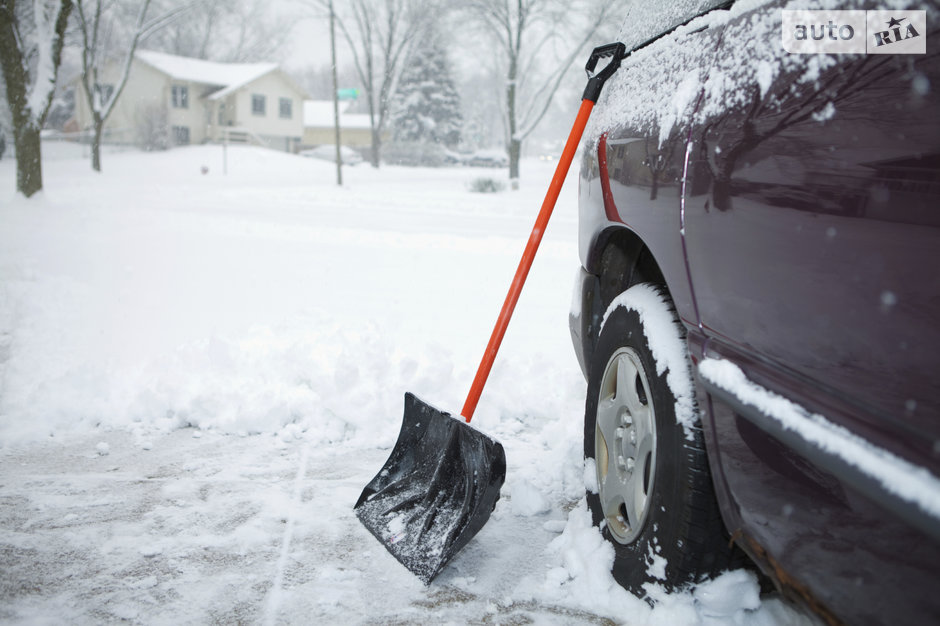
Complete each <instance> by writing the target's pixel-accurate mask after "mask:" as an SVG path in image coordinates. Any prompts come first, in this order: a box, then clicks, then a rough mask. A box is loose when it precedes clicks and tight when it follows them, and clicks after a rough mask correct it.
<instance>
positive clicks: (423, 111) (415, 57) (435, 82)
mask: <svg viewBox="0 0 940 626" xmlns="http://www.w3.org/2000/svg"><path fill="white" fill-rule="evenodd" d="M392 110H393V113H392V127H393V131H394V138H395V141H398V142H416V143H435V144H440V145H443V146H446V147H449V148H453V147H456V146H457V144H458V143H460V129H461V126H462V124H463V116H462V115H461V113H460V96H459V95H458V93H457V86H456V85H455V84H454V79H453V76H452V70H451V65H450V60H449V59H448V58H447V47H446V46H444V45H443V43H442V38H441V37H440V36H439V35H437V33H432V34H431V35H430V36H428V37H427V39H426V40H425V41H424V42H423V44H422V45H420V46H418V47H416V49H415V51H414V52H413V53H412V54H411V55H410V57H409V59H408V62H407V63H406V64H405V67H404V69H403V71H402V75H401V79H400V83H399V86H398V91H397V93H396V96H395V100H394V102H393V107H392Z"/></svg>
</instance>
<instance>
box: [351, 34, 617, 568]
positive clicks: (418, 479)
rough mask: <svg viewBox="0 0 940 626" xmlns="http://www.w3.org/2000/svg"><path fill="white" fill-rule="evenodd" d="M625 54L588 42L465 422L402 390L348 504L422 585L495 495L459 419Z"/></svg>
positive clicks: (491, 466)
mask: <svg viewBox="0 0 940 626" xmlns="http://www.w3.org/2000/svg"><path fill="white" fill-rule="evenodd" d="M625 56H626V54H625V47H624V45H623V44H622V43H615V44H608V45H606V46H601V47H599V48H595V49H594V51H593V52H592V53H591V57H590V59H589V60H588V62H587V65H586V67H585V69H586V71H587V74H588V84H587V87H586V88H585V90H584V95H583V99H582V102H581V108H580V110H579V111H578V116H577V118H576V119H575V123H574V127H573V128H572V129H571V133H570V134H569V135H568V141H567V143H566V144H565V148H564V151H563V152H562V155H561V158H560V159H559V161H558V166H557V167H556V169H555V175H554V176H553V177H552V182H551V184H550V185H549V188H548V193H547V194H546V196H545V200H544V201H543V203H542V209H541V211H540V212H539V215H538V218H537V219H536V222H535V226H534V228H533V229H532V234H531V235H530V236H529V241H528V243H527V244H526V247H525V251H524V252H523V255H522V260H521V261H520V263H519V268H518V269H517V270H516V274H515V277H514V278H513V281H512V284H511V286H510V288H509V293H508V295H507V296H506V300H505V302H504V303H503V308H502V310H501V311H500V314H499V318H498V319H497V321H496V327H495V328H494V329H493V333H492V335H491V336H490V341H489V344H488V345H487V347H486V352H485V353H484V355H483V360H482V362H481V363H480V366H479V368H478V369H477V373H476V377H475V378H474V380H473V385H472V386H471V388H470V393H469V394H468V396H467V400H466V402H465V403H464V406H463V410H461V412H460V414H461V416H462V417H463V418H464V420H465V422H466V423H464V422H461V421H460V420H458V419H455V418H454V417H452V416H451V415H450V414H449V413H445V412H443V411H441V410H439V409H436V408H434V407H433V406H431V405H429V404H426V403H425V402H422V401H421V400H419V399H418V398H417V397H415V396H414V395H413V394H411V393H405V414H404V418H403V420H402V425H401V432H400V433H399V436H398V441H397V442H396V443H395V447H394V448H393V449H392V453H391V455H390V456H389V457H388V460H387V461H386V462H385V465H384V466H383V467H382V469H381V471H379V473H378V474H377V475H376V476H375V478H373V479H372V481H371V482H370V483H369V484H368V485H366V487H365V489H363V491H362V495H360V496H359V500H358V501H357V502H356V505H355V506H354V507H353V508H354V509H355V511H356V516H357V517H358V518H359V520H360V521H361V522H362V523H363V524H364V525H365V527H366V528H367V529H368V530H369V532H371V533H372V534H373V535H374V536H375V537H376V539H378V540H379V542H381V543H382V545H384V546H385V548H386V549H387V550H388V551H389V552H391V553H392V555H393V556H394V557H395V558H396V559H398V560H399V561H400V562H401V563H402V564H403V565H404V566H405V567H407V568H408V569H409V570H411V571H412V572H413V573H414V574H415V575H416V576H417V577H418V578H420V579H421V580H422V581H424V583H425V584H430V582H431V580H433V579H434V577H435V576H437V574H438V573H439V572H440V571H441V569H442V568H443V567H444V565H446V564H447V562H448V561H450V559H451V558H453V556H454V555H455V554H457V553H458V552H459V551H460V549H461V548H463V547H464V546H465V545H466V544H467V542H468V541H470V539H472V538H473V536H474V535H476V534H477V533H478V532H479V531H480V529H481V528H483V525H484V524H486V522H487V520H488V519H489V517H490V513H492V512H493V509H494V508H495V506H496V501H497V500H498V499H499V490H500V487H502V484H503V481H504V480H505V479H506V455H505V453H504V452H503V446H502V445H501V444H500V443H499V442H498V441H495V440H494V439H492V438H490V437H488V436H486V435H484V434H482V433H480V432H478V431H476V430H474V429H473V428H471V427H470V426H468V425H467V424H468V423H469V422H470V419H471V418H472V417H473V412H474V410H475V409H476V406H477V402H478V401H479V399H480V394H481V393H482V392H483V386H484V384H485V383H486V379H487V377H488V376H489V373H490V369H491V368H492V367H493V361H494V359H495V358H496V352H497V351H498V350H499V345H500V343H501V342H502V340H503V335H504V334H505V333H506V328H507V327H508V325H509V318H510V317H511V316H512V312H513V309H515V306H516V302H517V301H518V299H519V294H520V292H521V291H522V285H523V283H524V282H525V279H526V276H527V275H528V273H529V269H530V268H531V267H532V261H533V259H534V257H535V252H536V250H538V247H539V243H540V242H541V240H542V235H543V233H544V232H545V227H546V226H547V225H548V219H549V217H551V214H552V210H553V209H554V208H555V201H556V200H557V199H558V193H559V192H560V191H561V186H562V183H563V182H564V180H565V176H566V175H567V174H568V168H569V167H570V165H571V161H572V159H573V158H574V154H575V151H576V150H577V147H578V143H579V142H580V141H581V135H582V134H583V132H584V127H585V126H586V124H587V121H588V117H590V114H591V109H592V108H593V107H594V104H595V103H596V102H597V99H598V97H600V93H601V89H602V87H603V85H604V83H605V82H606V80H607V79H608V78H610V76H611V75H613V73H614V72H615V71H616V70H617V68H618V67H619V66H620V61H621V60H622V59H623V58H624V57H625ZM607 57H612V59H611V60H610V62H609V63H608V65H607V66H606V67H604V69H603V70H601V71H600V72H598V73H596V74H595V73H594V69H595V67H596V66H597V62H598V61H599V60H600V59H602V58H607Z"/></svg>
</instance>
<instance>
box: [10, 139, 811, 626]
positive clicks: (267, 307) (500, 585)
mask: <svg viewBox="0 0 940 626" xmlns="http://www.w3.org/2000/svg"><path fill="white" fill-rule="evenodd" d="M83 156H86V155H83V154H82V149H81V148H80V147H76V146H70V145H61V144H47V145H45V146H44V169H43V175H44V181H45V191H44V192H43V194H42V195H41V196H40V197H37V198H34V199H31V200H29V201H27V200H24V199H22V198H21V197H17V196H16V195H15V194H14V192H13V184H14V163H13V162H12V161H11V160H9V159H6V160H4V161H0V621H2V622H4V623H41V624H47V623H70V624H71V623H96V624H97V623H115V622H128V623H145V624H186V623H191V624H201V623H226V624H228V623H265V624H274V623H296V624H300V623H344V624H345V623H383V624H386V623H395V624H397V623H448V622H450V623H516V624H519V623H537V624H572V623H610V622H614V623H628V624H729V623H731V624H768V625H769V624H800V623H803V622H804V619H805V618H803V617H801V615H800V614H798V613H797V612H795V611H794V610H793V609H791V608H790V607H788V606H787V605H785V604H783V603H782V602H781V601H780V600H778V599H777V598H775V597H773V596H769V597H768V596H765V597H763V598H761V597H759V596H758V585H757V582H756V579H755V578H754V576H753V575H752V574H750V573H746V572H733V573H729V574H726V575H724V576H723V577H721V578H719V579H718V580H716V581H712V582H710V583H705V584H703V585H700V586H699V587H698V588H696V589H691V590H688V591H687V592H684V593H677V594H673V595H670V596H667V595H665V594H663V593H662V592H661V591H659V590H656V589H651V595H652V596H653V597H656V598H659V601H658V602H657V603H656V605H655V607H653V608H651V607H650V606H649V605H648V604H647V603H646V602H645V601H643V600H640V599H638V598H635V597H634V596H632V595H630V594H628V593H626V592H625V591H623V590H622V589H621V588H619V587H618V586H617V585H616V584H615V583H614V581H613V579H612V578H611V576H610V574H609V567H610V562H611V559H612V557H613V553H612V550H611V549H610V548H609V546H607V545H606V544H605V543H604V542H603V540H602V539H601V537H600V535H599V534H598V532H597V531H596V530H595V529H593V528H592V527H591V523H590V514H589V513H588V512H587V509H586V506H585V504H584V502H583V499H582V494H583V490H584V486H583V478H582V476H583V468H582V462H581V419H582V410H583V394H584V389H585V384H584V380H583V378H582V376H581V373H580V371H579V370H578V367H577V363H576V360H575V358H574V354H573V352H572V349H571V346H570V340H569V337H568V330H567V313H568V307H569V302H570V295H571V286H572V283H573V278H574V275H575V270H576V268H577V265H578V261H577V249H576V241H577V223H576V222H577V210H576V201H575V197H576V183H577V179H576V177H575V176H574V174H573V173H572V174H571V175H570V176H569V179H568V183H567V185H566V187H565V189H564V190H563V191H562V196H561V199H560V200H559V203H558V207H557V209H556V213H555V215H554V217H553V219H552V223H551V224H550V226H549V229H548V231H547V232H546V235H545V239H544V240H543V244H542V248H541V250H540V252H539V255H538V256H537V258H536V261H535V265H534V267H533V269H532V272H531V274H530V275H529V279H528V282H527V284H526V287H525V289H524V291H523V294H522V299H521V300H520V303H519V305H518V307H517V309H516V313H515V315H514V318H513V322H512V323H511V325H510V327H509V331H508V333H507V336H506V339H505V341H504V343H503V347H502V349H501V351H500V354H499V357H498V359H497V362H496V366H495V367H494V369H493V373H492V375H491V377H490V381H489V383H488V385H487V388H486V389H485V391H484V393H483V398H482V400H481V402H480V405H479V407H478V410H477V412H476V415H475V416H474V420H473V425H474V426H475V427H476V428H478V429H479V430H481V431H484V432H486V433H488V434H490V435H492V436H493V437H495V438H496V439H498V440H499V441H500V442H502V443H503V445H504V446H505V448H506V454H507V459H508V471H507V478H506V484H505V485H504V487H503V491H502V498H501V500H500V501H499V503H498V505H497V507H496V510H495V512H494V513H493V516H492V517H491V519H490V521H489V522H488V524H487V525H486V527H485V528H484V529H483V530H482V531H481V532H480V534H479V535H477V537H476V538H475V539H474V540H473V541H471V543H470V544H469V545H468V546H467V547H466V548H465V549H464V550H463V551H462V552H461V553H460V554H459V555H458V556H457V557H456V558H455V559H454V560H453V561H452V562H451V563H450V564H449V565H448V566H447V568H445V570H444V571H443V572H442V573H441V575H440V576H439V577H438V578H437V579H436V580H435V581H434V582H433V583H432V584H431V585H430V586H429V587H425V586H424V585H423V584H421V583H420V582H419V581H418V579H417V578H415V577H413V576H412V575H411V574H410V573H408V572H407V570H405V569H404V568H403V567H402V566H401V565H399V564H398V562H397V561H395V560H394V558H393V557H391V556H390V555H389V554H388V553H387V552H386V551H385V550H384V548H383V547H382V546H381V545H380V544H379V543H378V542H377V541H376V540H375V539H373V538H372V536H371V535H370V534H369V533H368V531H367V530H366V529H365V528H364V527H363V526H362V525H361V524H359V522H358V521H357V520H356V518H355V516H354V514H353V512H352V505H353V503H354V502H355V500H356V498H357V497H358V495H359V492H360V491H361V490H362V487H363V486H364V485H365V484H366V483H367V482H368V481H369V480H370V479H371V478H372V476H373V475H374V474H375V473H376V472H377V471H378V469H379V468H380V467H381V466H382V464H383V463H384V461H385V459H386V457H387V456H388V453H389V451H390V447H391V446H392V444H393V443H394V442H395V439H396V437H397V435H398V428H399V426H400V420H401V411H402V398H403V395H404V392H405V391H412V392H414V393H416V394H417V395H418V396H420V397H421V398H422V399H424V400H426V401H428V402H430V403H432V404H434V405H436V406H439V407H440V408H442V409H445V410H449V411H452V412H458V411H459V409H460V407H461V406H462V404H463V399H464V395H465V394H466V392H467V390H468V389H469V385H470V381H471V379H472V377H473V373H474V371H475V369H476V366H477V364H478V362H479V359H480V357H481V356H482V351H483V348H484V346H485V344H486V340H487V338H488V336H489V333H490V331H491V329H492V324H493V323H494V321H495V319H496V314H497V312H498V311H499V307H500V305H501V304H502V300H503V298H504V296H505V291H506V289H507V287H508V285H509V282H510V280H511V277H512V274H513V272H514V271H515V268H516V265H517V263H518V258H519V255H520V253H521V251H522V248H523V246H524V244H525V240H526V239H527V237H528V232H529V229H530V228H531V225H532V222H533V221H534V218H535V214H536V213H537V211H538V207H539V206H540V204H541V201H542V197H543V195H544V192H545V189H546V187H547V185H548V180H549V179H550V177H551V174H552V165H551V164H545V163H541V162H538V161H531V162H524V163H523V178H522V186H523V188H522V190H521V191H519V192H503V193H498V194H479V193H471V192H470V191H469V190H468V184H469V182H470V181H471V180H472V179H474V178H477V177H481V176H486V177H496V178H502V177H503V176H504V175H505V173H504V172H503V171H498V170H496V171H494V170H483V169H420V168H396V167H383V168H382V169H380V170H374V169H372V168H370V167H367V166H359V167H357V168H345V169H344V181H345V185H344V186H343V187H341V188H340V187H337V186H336V184H335V169H334V167H333V166H332V165H331V164H329V163H325V162H322V161H316V160H312V159H304V158H302V157H295V156H290V155H286V154H282V153H277V152H272V151H268V150H262V149H257V148H229V150H228V154H227V163H225V165H224V166H225V167H226V169H227V173H223V163H224V162H223V153H222V149H221V148H220V147H217V146H200V147H191V148H185V149H176V150H172V151H169V152H164V153H151V154H145V153H138V152H134V151H129V152H122V153H105V154H104V156H103V168H104V173H103V174H100V175H95V174H93V173H92V172H91V170H90V165H89V162H88V160H87V156H86V158H83ZM203 166H205V167H207V168H208V172H207V173H205V174H203V173H202V169H203Z"/></svg>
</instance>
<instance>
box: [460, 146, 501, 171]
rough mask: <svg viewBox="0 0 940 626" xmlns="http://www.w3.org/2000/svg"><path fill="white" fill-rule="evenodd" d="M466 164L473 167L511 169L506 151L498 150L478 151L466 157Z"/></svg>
mask: <svg viewBox="0 0 940 626" xmlns="http://www.w3.org/2000/svg"><path fill="white" fill-rule="evenodd" d="M464 164H465V165H469V166H471V167H509V157H508V156H506V151H505V150H499V149H496V148H492V149H484V150H476V151H474V152H472V153H470V154H469V155H466V157H465V158H464Z"/></svg>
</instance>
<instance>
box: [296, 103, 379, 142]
mask: <svg viewBox="0 0 940 626" xmlns="http://www.w3.org/2000/svg"><path fill="white" fill-rule="evenodd" d="M351 107H352V101H350V100H341V101H340V102H339V128H340V143H341V144H342V145H344V146H349V147H351V148H355V149H357V150H359V151H360V152H366V151H368V150H370V149H371V148H372V125H371V124H370V123H369V116H368V114H365V113H349V112H348V111H349V109H350V108H351ZM334 124H335V121H334V119H333V101H332V100H307V101H305V102H304V134H303V145H304V147H305V148H314V147H316V146H320V145H323V144H335V143H336V129H335V126H334Z"/></svg>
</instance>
